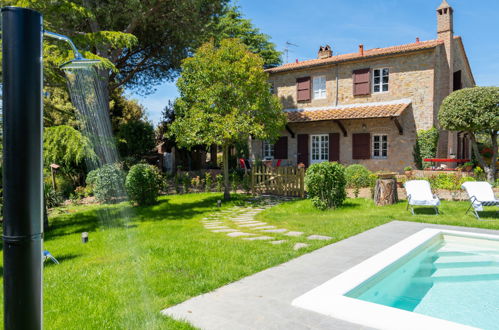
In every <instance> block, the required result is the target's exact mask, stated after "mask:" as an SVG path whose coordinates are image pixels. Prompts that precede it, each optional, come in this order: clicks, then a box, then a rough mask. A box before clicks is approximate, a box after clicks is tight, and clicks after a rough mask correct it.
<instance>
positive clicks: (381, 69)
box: [372, 68, 390, 94]
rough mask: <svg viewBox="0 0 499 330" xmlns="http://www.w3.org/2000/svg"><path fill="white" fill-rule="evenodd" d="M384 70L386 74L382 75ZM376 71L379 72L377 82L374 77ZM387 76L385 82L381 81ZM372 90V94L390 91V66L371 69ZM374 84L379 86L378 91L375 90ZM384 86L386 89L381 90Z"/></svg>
mask: <svg viewBox="0 0 499 330" xmlns="http://www.w3.org/2000/svg"><path fill="white" fill-rule="evenodd" d="M384 70H386V72H387V74H386V75H384V74H383V72H384ZM376 72H378V73H379V83H376V82H375V77H376ZM384 77H386V78H387V82H386V83H383V78H384ZM372 85H373V87H372V92H373V94H375V93H376V94H377V93H388V92H389V91H390V68H376V69H373V76H372ZM376 86H378V87H379V91H376V90H375V89H376ZM384 86H386V91H384V90H383V87H384Z"/></svg>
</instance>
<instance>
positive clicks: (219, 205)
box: [217, 199, 222, 207]
mask: <svg viewBox="0 0 499 330" xmlns="http://www.w3.org/2000/svg"><path fill="white" fill-rule="evenodd" d="M217 207H222V200H220V199H219V200H218V201H217Z"/></svg>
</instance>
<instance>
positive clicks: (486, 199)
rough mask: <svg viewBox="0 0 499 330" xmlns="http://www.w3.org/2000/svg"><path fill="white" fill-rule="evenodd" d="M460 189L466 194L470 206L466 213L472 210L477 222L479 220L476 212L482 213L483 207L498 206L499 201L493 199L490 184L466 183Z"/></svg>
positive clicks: (480, 182) (482, 182)
mask: <svg viewBox="0 0 499 330" xmlns="http://www.w3.org/2000/svg"><path fill="white" fill-rule="evenodd" d="M461 187H462V188H463V189H464V190H466V192H467V193H468V197H469V199H470V204H471V205H470V207H469V208H468V210H466V213H468V212H469V211H470V210H471V209H472V208H473V213H474V215H475V217H476V218H477V219H478V220H480V216H479V215H478V212H480V211H483V207H484V206H499V199H497V198H496V197H495V195H494V191H493V190H492V185H491V184H490V183H488V182H485V181H476V182H473V181H468V182H465V183H463V184H462V186H461Z"/></svg>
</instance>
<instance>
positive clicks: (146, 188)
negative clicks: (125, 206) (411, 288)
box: [125, 164, 160, 205]
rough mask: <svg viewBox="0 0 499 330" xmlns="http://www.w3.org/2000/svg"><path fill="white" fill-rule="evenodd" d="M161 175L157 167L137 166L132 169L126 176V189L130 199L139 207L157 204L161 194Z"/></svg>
mask: <svg viewBox="0 0 499 330" xmlns="http://www.w3.org/2000/svg"><path fill="white" fill-rule="evenodd" d="M159 182H160V179H159V173H158V170H157V168H156V167H154V166H152V165H148V164H137V165H133V166H132V167H131V168H130V172H128V175H127V176H126V180H125V188H126V191H127V193H128V197H129V198H130V200H131V201H132V202H135V203H136V204H137V205H151V204H154V203H156V199H157V198H158V194H159Z"/></svg>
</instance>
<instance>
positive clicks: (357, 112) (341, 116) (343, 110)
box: [285, 100, 411, 123]
mask: <svg viewBox="0 0 499 330" xmlns="http://www.w3.org/2000/svg"><path fill="white" fill-rule="evenodd" d="M410 104H411V101H410V100H398V101H391V102H379V103H365V104H362V103H357V104H352V105H343V106H338V107H331V108H315V109H287V110H285V111H286V115H287V117H288V122H290V123H301V122H309V121H324V120H346V119H373V118H395V117H398V116H400V115H401V114H402V112H403V111H404V110H405V109H406V108H407V107H408V106H409V105H410Z"/></svg>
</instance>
